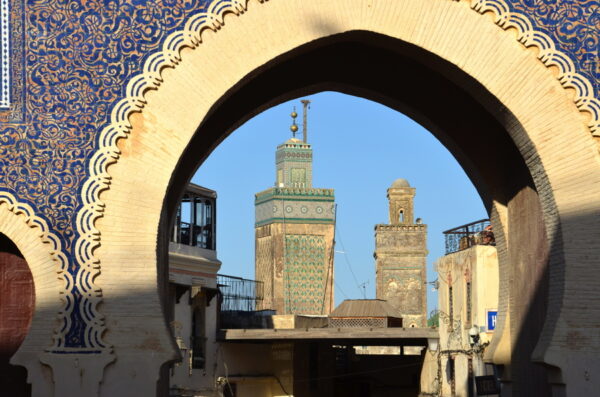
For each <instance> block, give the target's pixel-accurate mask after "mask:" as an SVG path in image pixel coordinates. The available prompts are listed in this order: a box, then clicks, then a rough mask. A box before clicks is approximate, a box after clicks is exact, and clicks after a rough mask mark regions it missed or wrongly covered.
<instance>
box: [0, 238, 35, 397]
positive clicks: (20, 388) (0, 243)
mask: <svg viewBox="0 0 600 397" xmlns="http://www.w3.org/2000/svg"><path fill="white" fill-rule="evenodd" d="M0 302H1V303H0V389H1V390H2V391H3V392H5V393H7V395H10V396H14V397H21V396H29V395H31V388H30V386H29V385H28V384H27V373H26V371H25V369H24V368H23V367H17V366H14V365H11V364H10V362H9V360H10V358H11V357H12V356H13V355H14V354H15V353H16V351H17V350H18V348H19V347H20V346H21V344H22V343H23V340H25V336H26V335H27V332H28V331H29V327H30V325H31V319H32V318H33V311H34V306H35V290H34V285H33V276H32V274H31V271H30V270H29V266H28V265H27V261H25V258H23V255H22V254H21V251H19V249H18V248H17V246H16V245H15V243H14V242H13V241H12V240H11V239H9V238H8V237H7V236H6V235H4V234H2V233H0Z"/></svg>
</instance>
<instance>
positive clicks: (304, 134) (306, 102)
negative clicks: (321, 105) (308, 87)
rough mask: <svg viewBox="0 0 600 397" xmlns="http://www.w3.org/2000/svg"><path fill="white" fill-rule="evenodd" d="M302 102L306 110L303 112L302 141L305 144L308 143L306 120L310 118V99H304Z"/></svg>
mask: <svg viewBox="0 0 600 397" xmlns="http://www.w3.org/2000/svg"><path fill="white" fill-rule="evenodd" d="M300 102H302V105H304V109H303V112H302V141H303V142H304V143H307V141H308V126H307V123H306V118H307V116H308V109H309V108H310V101H309V100H308V99H303V100H301V101H300Z"/></svg>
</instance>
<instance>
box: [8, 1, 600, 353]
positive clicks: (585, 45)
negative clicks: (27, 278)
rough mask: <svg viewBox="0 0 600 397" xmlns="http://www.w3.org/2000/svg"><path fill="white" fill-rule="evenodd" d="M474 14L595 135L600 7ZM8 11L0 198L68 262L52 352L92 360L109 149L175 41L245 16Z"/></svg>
mask: <svg viewBox="0 0 600 397" xmlns="http://www.w3.org/2000/svg"><path fill="white" fill-rule="evenodd" d="M277 1H285V0H277ZM440 1H445V0H440ZM471 4H472V6H473V8H474V9H476V10H477V11H479V12H484V11H485V10H489V11H492V12H494V13H495V14H496V16H497V23H498V24H499V25H500V26H502V27H505V28H506V27H510V26H513V27H517V30H518V31H519V32H520V33H519V40H520V41H521V42H522V43H524V45H536V46H538V48H540V50H541V51H540V59H541V60H542V62H544V63H545V64H547V65H557V66H558V67H559V70H560V71H561V75H560V80H561V83H562V84H563V85H564V86H570V87H574V88H575V89H576V90H577V92H578V94H577V99H576V103H577V105H578V106H579V108H580V109H582V110H585V111H588V112H590V113H591V114H592V116H593V117H592V119H593V121H592V123H591V124H590V128H591V129H592V131H594V132H595V133H598V131H599V127H598V124H599V122H598V120H600V105H598V101H597V98H598V95H599V91H600V87H599V81H600V77H599V74H600V66H599V61H598V57H599V55H598V53H599V44H598V38H599V37H600V22H599V21H600V11H599V4H598V1H597V0H579V1H572V0H571V1H568V0H563V1H560V0H506V1H504V0H472V1H471ZM7 5H8V7H9V10H8V14H7V13H5V12H3V14H2V16H3V17H4V16H5V15H7V16H8V25H3V26H9V28H8V34H7V33H6V29H5V28H3V27H0V33H2V37H1V38H0V42H2V41H4V42H5V43H6V40H7V38H8V44H9V45H8V48H9V54H10V59H9V60H7V58H5V57H4V55H5V54H6V53H5V52H4V51H3V52H2V55H3V57H2V61H1V62H0V63H1V64H2V65H4V66H3V68H2V71H0V76H2V73H5V72H4V71H8V72H9V74H8V75H7V77H6V79H5V78H2V82H8V83H9V87H8V88H9V91H10V92H9V93H8V95H7V96H5V97H4V98H9V100H10V105H9V107H8V108H4V107H0V122H1V123H2V124H1V126H0V130H1V131H0V181H1V182H0V183H1V185H0V190H1V191H4V192H7V193H10V194H11V195H13V196H14V197H16V199H17V200H18V201H19V202H22V203H27V205H29V206H30V207H31V208H32V210H33V211H35V213H36V215H37V216H38V217H39V218H40V219H43V220H44V222H46V223H47V224H48V228H49V230H51V231H52V233H53V235H55V236H57V238H58V239H59V240H60V246H61V247H62V249H63V252H64V254H65V256H66V258H67V259H68V261H69V263H70V264H69V266H68V270H69V274H70V277H73V280H74V284H73V288H72V290H71V293H72V294H73V297H74V298H73V299H75V301H73V302H71V303H69V307H70V308H73V307H76V308H77V310H73V311H71V312H69V313H70V314H69V316H68V317H69V318H68V322H69V325H68V327H67V328H64V329H63V331H64V332H65V334H64V338H63V337H62V336H61V338H63V339H61V342H60V343H59V344H58V346H61V347H73V348H85V349H88V350H89V351H96V350H97V349H98V348H103V345H102V343H101V341H100V339H99V333H100V332H101V328H102V327H101V321H100V320H98V318H99V315H98V314H97V313H96V312H95V304H94V303H90V302H89V301H88V298H87V296H88V295H87V294H88V293H90V294H91V295H92V296H98V295H99V290H98V289H97V288H96V287H94V286H93V283H91V282H88V281H86V280H91V279H93V277H91V275H92V273H91V271H90V270H89V269H93V267H94V258H93V256H92V255H91V251H92V249H93V247H94V246H95V244H97V242H96V240H97V239H98V234H97V231H96V230H95V229H94V228H93V221H94V219H95V218H97V217H98V216H100V214H101V212H100V211H101V205H100V204H101V203H100V202H99V200H98V196H97V194H98V193H97V192H98V190H97V189H98V188H99V187H101V186H103V183H104V182H103V181H105V180H106V179H105V178H106V177H107V175H106V174H105V167H106V165H107V164H108V163H109V162H110V161H114V159H115V158H116V156H118V154H117V151H116V145H115V142H116V139H117V138H118V137H121V136H125V135H126V133H127V130H128V125H127V123H126V116H127V115H128V114H129V113H130V112H131V111H133V110H136V109H138V108H139V107H140V106H141V104H142V103H143V94H142V91H143V89H144V88H146V87H149V86H151V85H152V81H155V80H153V79H159V78H160V70H161V69H162V68H163V67H165V66H166V65H171V64H173V62H176V61H177V60H178V56H179V55H178V53H177V50H178V48H180V45H181V43H182V42H185V41H186V40H187V41H190V40H191V42H192V44H193V46H197V45H198V43H199V42H200V37H199V32H200V31H201V30H202V29H203V28H205V27H209V28H211V29H217V28H218V27H220V26H221V23H222V13H223V10H226V9H227V10H233V11H234V12H236V13H240V12H242V11H243V9H244V7H245V5H246V0H213V1H211V0H113V1H103V0H85V1H84V0H53V1H50V0H1V3H0V6H1V7H2V9H3V10H5V7H6V6H7ZM184 30H185V32H186V36H185V37H184V35H183V32H184ZM5 48H6V47H5ZM5 60H6V61H5ZM6 65H8V66H6ZM144 67H146V69H143V68H144ZM142 71H144V73H145V74H146V75H145V77H143V78H142V77H140V76H141V73H142ZM148 76H149V77H148ZM148 79H150V80H148ZM156 81H157V80H156ZM0 89H1V87H0ZM4 92H7V91H6V90H5V91H4ZM5 103H6V100H5ZM113 111H114V112H115V113H114V114H116V116H115V117H116V119H115V120H112V121H113V123H112V126H114V125H118V126H120V127H119V128H117V129H115V128H114V127H111V123H110V122H111V112H113ZM115 121H116V124H115V123H114V122H115ZM111 128H112V129H111ZM85 269H88V270H85ZM84 296H86V298H84Z"/></svg>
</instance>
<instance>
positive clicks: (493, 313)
mask: <svg viewBox="0 0 600 397" xmlns="http://www.w3.org/2000/svg"><path fill="white" fill-rule="evenodd" d="M496 318H498V311H497V310H488V312H487V330H488V331H493V330H495V329H496Z"/></svg>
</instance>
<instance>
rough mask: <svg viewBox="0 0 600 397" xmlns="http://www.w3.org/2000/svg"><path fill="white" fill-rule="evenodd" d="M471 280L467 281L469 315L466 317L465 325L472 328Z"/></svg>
mask: <svg viewBox="0 0 600 397" xmlns="http://www.w3.org/2000/svg"><path fill="white" fill-rule="evenodd" d="M471 293H472V292H471V282H470V281H467V293H466V299H467V302H466V307H467V316H466V319H465V327H466V328H471V310H472V309H471Z"/></svg>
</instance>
